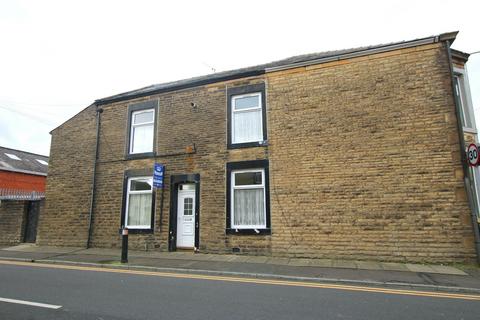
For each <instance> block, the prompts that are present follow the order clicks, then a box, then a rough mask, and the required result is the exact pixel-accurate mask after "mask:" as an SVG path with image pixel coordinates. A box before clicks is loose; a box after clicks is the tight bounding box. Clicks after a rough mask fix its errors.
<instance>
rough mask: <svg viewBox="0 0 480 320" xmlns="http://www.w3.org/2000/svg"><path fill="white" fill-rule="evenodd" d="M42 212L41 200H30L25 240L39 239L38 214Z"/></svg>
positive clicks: (26, 217) (32, 241)
mask: <svg viewBox="0 0 480 320" xmlns="http://www.w3.org/2000/svg"><path fill="white" fill-rule="evenodd" d="M39 214H40V201H29V202H28V204H27V212H26V215H25V234H24V237H23V242H29V243H34V242H35V240H36V239H37V225H38V216H39Z"/></svg>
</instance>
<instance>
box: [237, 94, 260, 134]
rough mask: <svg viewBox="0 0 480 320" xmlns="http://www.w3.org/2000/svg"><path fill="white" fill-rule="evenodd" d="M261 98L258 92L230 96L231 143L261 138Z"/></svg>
mask: <svg viewBox="0 0 480 320" xmlns="http://www.w3.org/2000/svg"><path fill="white" fill-rule="evenodd" d="M261 98H262V94H261V93H259V92H257V93H252V94H247V95H241V96H233V97H232V143H245V142H258V141H262V140H263V133H262V103H261V101H262V99H261Z"/></svg>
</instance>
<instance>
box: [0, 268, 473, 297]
mask: <svg viewBox="0 0 480 320" xmlns="http://www.w3.org/2000/svg"><path fill="white" fill-rule="evenodd" d="M0 264H4V265H16V266H28V267H39V268H51V269H66V270H82V271H97V272H108V273H124V274H134V275H143V276H156V277H167V278H180V279H198V280H211V281H226V282H239V283H253V284H267V285H279V286H292V287H305V288H320V289H336V290H347V291H361V292H373V293H387V294H398V295H409V296H420V297H433V298H448V299H463V300H476V301H480V295H473V294H461V293H447V292H432V291H418V290H403V289H385V288H376V287H362V286H351V285H340V284H324V283H316V282H300V281H288V280H269V279H256V278H239V277H226V276H209V275H201V274H184V273H170V272H152V271H139V270H126V269H113V268H99V267H83V266H71V265H59V264H46V263H32V262H21V261H6V260H0Z"/></svg>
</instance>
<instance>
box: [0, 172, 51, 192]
mask: <svg viewBox="0 0 480 320" xmlns="http://www.w3.org/2000/svg"><path fill="white" fill-rule="evenodd" d="M46 178H47V177H45V176H35V175H31V174H25V173H18V172H10V171H0V188H5V189H16V190H27V191H39V192H45V180H46Z"/></svg>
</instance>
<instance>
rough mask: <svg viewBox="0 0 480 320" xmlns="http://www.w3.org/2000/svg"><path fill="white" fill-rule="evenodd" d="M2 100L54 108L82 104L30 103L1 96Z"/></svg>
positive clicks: (10, 102) (79, 104)
mask: <svg viewBox="0 0 480 320" xmlns="http://www.w3.org/2000/svg"><path fill="white" fill-rule="evenodd" d="M0 100H1V101H4V102H7V103H9V104H19V105H24V106H33V107H35V106H36V107H53V108H65V107H77V108H78V107H80V106H81V105H82V104H81V103H78V104H67V103H62V104H58V103H36V102H35V103H30V102H21V101H15V100H10V99H8V98H7V99H5V98H2V97H0Z"/></svg>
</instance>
